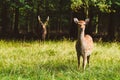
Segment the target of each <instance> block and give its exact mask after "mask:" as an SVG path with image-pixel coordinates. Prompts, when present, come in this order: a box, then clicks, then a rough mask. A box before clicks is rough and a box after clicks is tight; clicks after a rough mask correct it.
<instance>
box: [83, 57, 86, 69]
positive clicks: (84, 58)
mask: <svg viewBox="0 0 120 80" xmlns="http://www.w3.org/2000/svg"><path fill="white" fill-rule="evenodd" d="M86 64H87V56H86V55H83V69H84V70H85V67H86Z"/></svg>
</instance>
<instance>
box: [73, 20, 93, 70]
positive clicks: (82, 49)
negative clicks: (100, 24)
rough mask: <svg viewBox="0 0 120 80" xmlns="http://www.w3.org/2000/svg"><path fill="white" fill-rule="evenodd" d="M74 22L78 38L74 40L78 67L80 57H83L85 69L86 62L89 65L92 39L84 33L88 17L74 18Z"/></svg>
mask: <svg viewBox="0 0 120 80" xmlns="http://www.w3.org/2000/svg"><path fill="white" fill-rule="evenodd" d="M74 22H75V23H76V24H77V25H78V38H77V42H76V52H77V60H78V69H79V67H80V57H81V56H82V58H83V64H82V66H83V69H84V70H85V67H86V64H87V63H88V65H89V59H90V54H91V53H92V50H93V39H92V37H91V36H90V35H85V25H86V24H87V23H88V22H89V19H86V20H85V21H84V20H78V19H77V18H74Z"/></svg>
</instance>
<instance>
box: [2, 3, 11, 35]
mask: <svg viewBox="0 0 120 80" xmlns="http://www.w3.org/2000/svg"><path fill="white" fill-rule="evenodd" d="M8 8H9V7H8V5H7V4H6V3H5V2H3V4H2V9H1V26H2V33H3V34H5V33H7V30H8V28H9V16H8Z"/></svg>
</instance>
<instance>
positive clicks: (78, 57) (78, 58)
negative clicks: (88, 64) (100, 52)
mask: <svg viewBox="0 0 120 80" xmlns="http://www.w3.org/2000/svg"><path fill="white" fill-rule="evenodd" d="M77 60H78V70H79V69H80V55H79V54H77Z"/></svg>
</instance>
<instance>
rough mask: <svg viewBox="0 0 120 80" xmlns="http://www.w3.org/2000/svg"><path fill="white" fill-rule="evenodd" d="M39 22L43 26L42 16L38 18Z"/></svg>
mask: <svg viewBox="0 0 120 80" xmlns="http://www.w3.org/2000/svg"><path fill="white" fill-rule="evenodd" d="M38 20H39V22H40V23H41V24H42V25H43V23H42V21H41V19H40V16H38Z"/></svg>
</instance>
